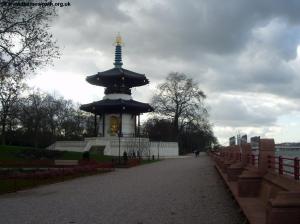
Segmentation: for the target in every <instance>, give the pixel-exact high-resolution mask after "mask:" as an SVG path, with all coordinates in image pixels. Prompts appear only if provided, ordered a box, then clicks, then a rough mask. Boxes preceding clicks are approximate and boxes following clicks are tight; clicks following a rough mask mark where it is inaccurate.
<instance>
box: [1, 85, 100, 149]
mask: <svg viewBox="0 0 300 224" xmlns="http://www.w3.org/2000/svg"><path fill="white" fill-rule="evenodd" d="M0 95H4V92H3V89H1V90H0ZM6 100H7V99H6ZM1 105H3V101H2V98H1ZM0 123H1V143H2V144H9V145H22V146H33V147H36V148H44V147H46V146H49V145H50V144H52V143H53V142H55V141H58V140H82V139H83V138H84V137H90V136H94V133H95V131H94V130H95V127H94V116H93V115H91V114H87V113H85V112H83V111H81V110H79V105H76V104H75V103H74V102H72V101H71V100H66V99H64V98H63V97H56V96H54V95H51V94H48V93H43V92H41V91H31V92H29V93H28V94H27V95H26V96H20V97H18V98H14V99H13V100H11V102H10V103H9V107H6V109H5V110H4V109H3V106H2V107H0Z"/></svg>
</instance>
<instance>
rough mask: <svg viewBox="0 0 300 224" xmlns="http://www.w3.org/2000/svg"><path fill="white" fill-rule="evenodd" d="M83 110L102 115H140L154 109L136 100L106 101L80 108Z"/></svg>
mask: <svg viewBox="0 0 300 224" xmlns="http://www.w3.org/2000/svg"><path fill="white" fill-rule="evenodd" d="M80 109H81V110H84V111H86V112H91V113H93V114H102V113H132V114H140V113H146V112H152V111H153V108H152V107H151V106H150V105H149V104H147V103H141V102H138V101H135V100H123V99H116V100H111V99H105V100H100V101H96V102H93V103H89V104H84V105H81V106H80Z"/></svg>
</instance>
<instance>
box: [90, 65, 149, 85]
mask: <svg viewBox="0 0 300 224" xmlns="http://www.w3.org/2000/svg"><path fill="white" fill-rule="evenodd" d="M86 80H87V82H89V83H90V84H92V85H97V86H104V87H110V86H114V85H122V84H124V85H125V86H126V87H129V88H131V87H135V86H143V85H146V84H148V83H149V80H148V79H147V78H146V76H145V75H144V74H139V73H136V72H133V71H130V70H127V69H124V68H122V67H115V68H112V69H109V70H106V71H104V72H98V73H97V74H96V75H91V76H88V77H87V78H86Z"/></svg>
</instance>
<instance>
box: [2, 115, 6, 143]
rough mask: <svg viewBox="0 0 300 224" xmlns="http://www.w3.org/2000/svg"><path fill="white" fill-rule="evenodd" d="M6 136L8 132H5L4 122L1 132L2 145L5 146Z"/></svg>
mask: <svg viewBox="0 0 300 224" xmlns="http://www.w3.org/2000/svg"><path fill="white" fill-rule="evenodd" d="M5 135H6V130H5V121H3V122H2V131H1V144H2V145H5V143H6V142H5Z"/></svg>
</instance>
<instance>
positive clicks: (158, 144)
mask: <svg viewBox="0 0 300 224" xmlns="http://www.w3.org/2000/svg"><path fill="white" fill-rule="evenodd" d="M157 134H158V143H157V160H159V146H160V138H161V136H160V131H158V133H157Z"/></svg>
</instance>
